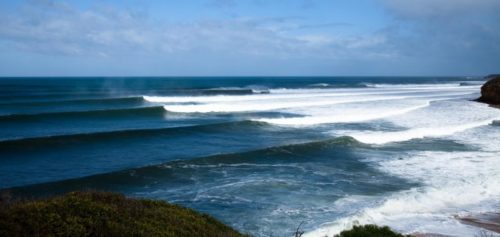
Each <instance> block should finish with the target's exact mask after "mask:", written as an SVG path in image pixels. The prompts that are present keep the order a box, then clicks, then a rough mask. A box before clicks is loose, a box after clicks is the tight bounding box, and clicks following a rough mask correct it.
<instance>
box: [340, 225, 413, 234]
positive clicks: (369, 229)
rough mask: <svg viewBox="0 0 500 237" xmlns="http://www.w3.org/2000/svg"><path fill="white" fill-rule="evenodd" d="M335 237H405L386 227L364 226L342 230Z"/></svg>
mask: <svg viewBox="0 0 500 237" xmlns="http://www.w3.org/2000/svg"><path fill="white" fill-rule="evenodd" d="M335 237H405V235H402V234H399V233H396V232H394V231H392V230H391V229H389V227H387V226H384V227H379V226H376V225H364V226H354V227H353V228H352V229H351V230H344V231H342V232H340V234H338V235H335Z"/></svg>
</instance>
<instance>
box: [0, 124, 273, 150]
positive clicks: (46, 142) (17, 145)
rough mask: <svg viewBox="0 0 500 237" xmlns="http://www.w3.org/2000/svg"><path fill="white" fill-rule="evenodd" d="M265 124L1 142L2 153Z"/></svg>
mask: <svg viewBox="0 0 500 237" xmlns="http://www.w3.org/2000/svg"><path fill="white" fill-rule="evenodd" d="M261 125H264V124H263V123H259V122H253V121H238V122H224V123H211V124H202V125H191V126H180V127H167V128H148V129H127V130H117V131H107V132H95V133H78V134H68V135H56V136H45V137H33V138H23V139H14V140H4V141H0V151H6V150H15V149H24V148H27V147H29V148H31V149H32V148H36V147H46V146H51V145H57V144H63V145H64V144H66V145H68V144H79V143H84V142H99V141H110V140H113V139H125V138H133V137H134V138H139V137H146V136H154V135H167V134H169V135H172V136H177V135H181V134H184V133H189V132H194V131H196V132H201V131H220V130H225V129H231V128H232V127H235V126H236V127H241V126H261Z"/></svg>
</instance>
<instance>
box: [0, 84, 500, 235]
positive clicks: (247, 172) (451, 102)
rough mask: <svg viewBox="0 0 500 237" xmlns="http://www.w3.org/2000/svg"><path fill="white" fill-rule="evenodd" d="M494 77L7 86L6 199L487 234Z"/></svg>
mask: <svg viewBox="0 0 500 237" xmlns="http://www.w3.org/2000/svg"><path fill="white" fill-rule="evenodd" d="M483 82H484V81H483V79H481V78H465V77H446V78H445V77H240V78H239V77H234V78H233V77H195V78H187V77H183V78H175V77H165V78H164V77H157V78H156V77H155V78H149V77H144V78H143V77H133V78H119V77H116V78H62V77H59V78H1V79H0V189H3V190H4V191H6V190H7V191H9V192H11V193H12V194H13V195H20V196H27V197H38V196H47V195H52V194H58V193H63V192H68V191H72V190H106V191H115V192H121V193H125V194H126V195H129V196H134V197H144V198H153V199H161V200H166V201H169V202H171V203H177V204H180V205H183V206H187V207H190V208H193V209H195V210H198V211H200V212H204V213H208V214H210V215H212V216H214V217H216V218H218V219H219V220H221V221H223V222H224V223H227V224H228V225H230V226H232V227H234V228H236V229H237V230H239V231H241V232H244V233H249V234H251V235H253V236H290V235H291V233H292V232H294V231H295V229H296V228H297V226H298V225H299V224H300V223H303V224H302V225H301V227H302V228H303V229H304V230H305V231H306V235H307V236H324V235H328V236H331V235H333V234H335V233H338V232H339V231H340V230H342V229H344V228H349V227H350V226H352V225H353V224H365V223H375V224H379V225H389V226H391V227H392V228H395V229H396V230H398V231H402V232H405V233H415V232H426V233H443V234H458V235H459V236H463V234H466V235H468V234H471V235H473V234H474V233H477V229H474V227H470V226H465V225H462V224H461V223H460V222H458V221H457V220H456V219H455V218H454V216H455V215H467V214H470V213H478V212H484V211H491V210H492V209H493V208H498V206H499V202H498V200H500V198H499V197H500V159H498V158H499V157H500V142H497V141H499V140H500V122H499V120H500V110H499V109H496V108H492V107H489V106H488V105H485V104H480V103H477V102H474V101H472V99H474V98H477V97H478V95H479V88H480V86H481V84H482V83H483Z"/></svg>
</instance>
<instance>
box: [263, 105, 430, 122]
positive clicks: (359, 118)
mask: <svg viewBox="0 0 500 237" xmlns="http://www.w3.org/2000/svg"><path fill="white" fill-rule="evenodd" d="M430 103H431V102H430V101H428V102H427V103H425V104H423V105H417V106H413V107H409V108H405V109H400V110H393V111H389V112H384V113H374V114H368V115H367V114H360V113H356V114H346V115H343V114H332V115H329V116H307V117H298V118H274V119H256V120H255V121H259V122H266V123H271V124H277V125H317V124H325V123H355V122H363V121H369V120H375V119H382V118H386V117H391V116H396V115H401V114H405V113H408V112H411V111H413V110H417V109H421V108H425V107H427V106H429V105H430Z"/></svg>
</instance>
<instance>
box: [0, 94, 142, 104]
mask: <svg viewBox="0 0 500 237" xmlns="http://www.w3.org/2000/svg"><path fill="white" fill-rule="evenodd" d="M143 101H144V99H143V98H142V97H141V96H134V97H111V98H88V99H69V100H48V101H47V100H43V101H36V100H35V101H30V102H26V101H20V102H19V101H18V102H0V106H5V105H9V106H30V105H31V106H50V105H53V106H58V105H66V104H75V105H80V104H103V103H104V104H122V103H127V104H128V103H140V102H143Z"/></svg>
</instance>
